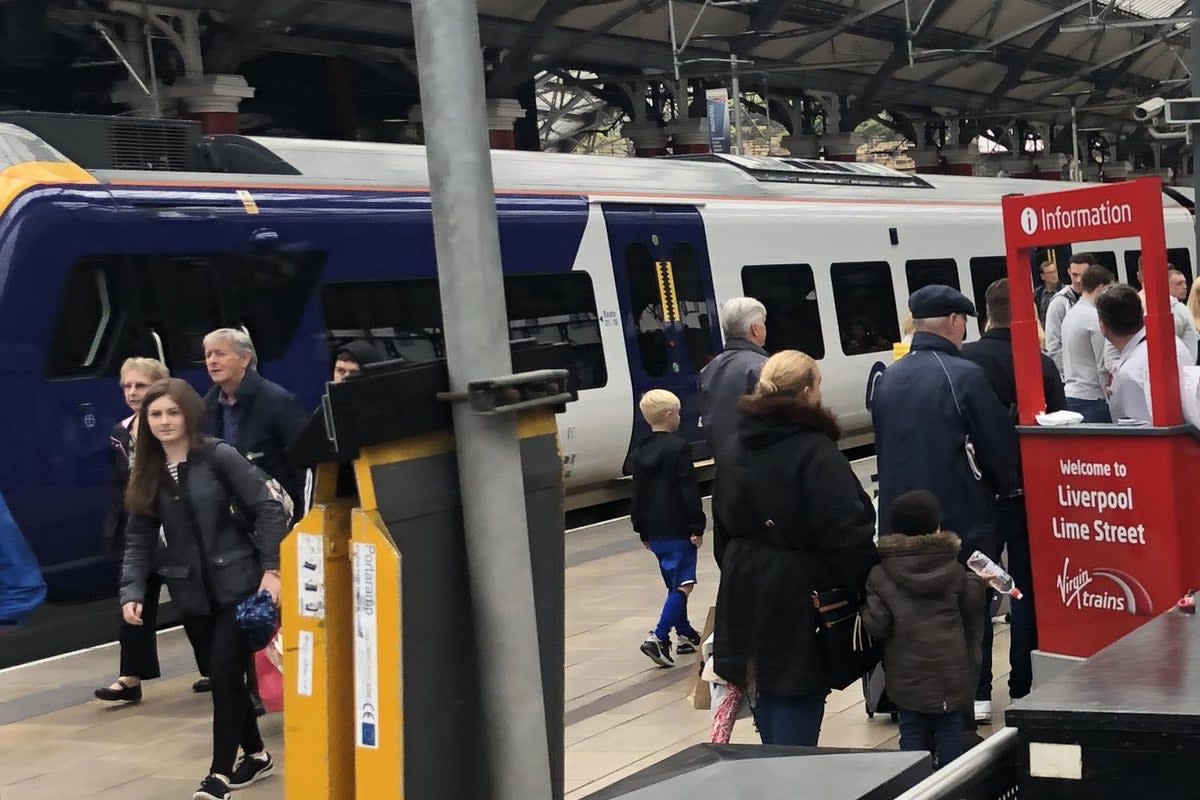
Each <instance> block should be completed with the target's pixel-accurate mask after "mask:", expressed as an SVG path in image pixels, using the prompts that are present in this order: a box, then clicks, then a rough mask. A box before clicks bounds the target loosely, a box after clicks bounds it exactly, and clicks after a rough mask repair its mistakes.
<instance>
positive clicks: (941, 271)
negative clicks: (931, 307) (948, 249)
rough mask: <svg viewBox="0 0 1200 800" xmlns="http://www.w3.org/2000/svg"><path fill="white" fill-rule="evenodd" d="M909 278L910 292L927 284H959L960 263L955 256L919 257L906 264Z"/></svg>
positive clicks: (906, 274) (905, 269) (905, 272)
mask: <svg viewBox="0 0 1200 800" xmlns="http://www.w3.org/2000/svg"><path fill="white" fill-rule="evenodd" d="M904 274H905V277H907V278H908V293H909V294H912V293H913V292H915V291H916V290H917V289H923V288H924V287H926V286H935V285H938V284H940V285H942V286H953V287H954V288H955V289H958V288H960V287H959V284H958V263H957V262H956V261H955V260H954V259H953V258H917V259H913V260H912V261H909V262H908V263H906V264H905V265H904Z"/></svg>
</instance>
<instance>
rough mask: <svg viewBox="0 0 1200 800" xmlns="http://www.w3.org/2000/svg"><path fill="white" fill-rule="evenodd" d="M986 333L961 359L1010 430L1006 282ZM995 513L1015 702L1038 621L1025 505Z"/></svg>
mask: <svg viewBox="0 0 1200 800" xmlns="http://www.w3.org/2000/svg"><path fill="white" fill-rule="evenodd" d="M985 297H986V302H987V314H988V329H987V331H986V332H985V333H984V334H983V337H982V338H981V339H980V340H979V341H977V342H971V343H969V344H965V345H963V349H962V354H963V358H965V359H967V360H969V361H974V362H975V363H976V364H978V365H979V366H980V367H982V368H983V371H984V373H985V374H986V375H987V377H988V382H989V383H991V385H992V389H993V390H994V391H995V392H996V396H997V397H998V398H999V400H1000V403H1001V405H1003V406H1004V407H1005V408H1007V409H1008V411H1009V417H1010V419H1011V420H1012V424H1013V425H1014V426H1015V425H1016V423H1017V378H1016V370H1015V368H1014V367H1013V352H1012V330H1011V329H1010V326H1011V325H1012V301H1011V299H1010V297H1009V292H1008V279H1007V278H1001V279H1000V280H998V281H995V282H993V283H992V285H991V286H989V287H988V288H987V294H986V295H985ZM1041 357H1042V391H1043V393H1044V394H1045V397H1046V409H1045V410H1046V411H1047V412H1050V411H1063V410H1065V409H1066V407H1067V396H1066V393H1065V391H1064V389H1063V382H1062V377H1061V376H1059V374H1058V368H1057V367H1055V366H1054V362H1053V361H1051V360H1050V356H1048V355H1046V354H1045V353H1042V354H1041ZM997 505H998V507H997V512H996V538H997V540H998V544H999V545H1002V546H1003V547H1004V549H1005V550H1007V551H1008V571H1009V573H1011V574H1012V576H1013V580H1015V581H1016V582H1017V586H1019V587H1020V588H1021V590H1022V592H1023V596H1022V598H1021V599H1020V600H1013V601H1012V614H1011V616H1010V619H1011V620H1012V628H1010V630H1009V635H1010V640H1009V650H1008V662H1009V668H1010V670H1009V673H1008V693H1009V696H1010V697H1012V698H1013V699H1014V700H1015V699H1017V698H1021V697H1024V696H1025V695H1027V694H1029V690H1030V689H1031V688H1032V686H1033V664H1032V662H1031V658H1032V653H1033V650H1034V648H1036V647H1037V620H1036V617H1035V616H1034V609H1033V564H1032V561H1031V558H1030V555H1029V529H1028V525H1027V523H1026V518H1025V499H1024V497H1015V498H1012V499H1008V500H1002V501H1000V502H999V503H998V504H997Z"/></svg>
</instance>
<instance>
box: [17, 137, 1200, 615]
mask: <svg viewBox="0 0 1200 800" xmlns="http://www.w3.org/2000/svg"><path fill="white" fill-rule="evenodd" d="M154 122H155V121H139V120H133V119H124V118H122V119H108V118H106V121H105V122H104V125H107V126H110V128H111V130H110V132H109V135H108V136H107V138H104V137H95V136H91V135H87V136H83V137H82V139H86V140H87V141H88V142H90V143H91V144H90V145H89V146H92V147H94V148H95V147H98V148H101V149H103V143H104V142H105V141H107V142H109V143H110V144H109V147H110V149H112V148H118V147H120V148H125V149H123V150H119V151H118V150H112V152H108V153H107V154H102V155H103V157H93V156H89V158H92V159H93V161H94V163H95V164H98V166H95V165H88V164H87V163H86V161H85V163H84V164H82V165H81V163H77V160H72V158H71V157H69V156H68V155H65V154H64V152H71V151H72V148H76V149H78V148H77V144H72V142H75V143H78V142H79V141H80V140H81V136H80V131H90V130H94V126H95V124H96V121H95V120H94V119H92V120H85V119H82V118H81V119H78V120H77V119H74V118H73V117H72V116H71V115H57V116H55V117H54V118H53V119H52V120H49V121H47V120H46V119H40V120H37V124H31V123H29V122H28V121H27V120H25V119H23V118H18V119H16V120H12V121H4V119H3V118H2V116H0V350H2V352H3V355H4V358H3V359H0V371H2V372H3V374H4V375H5V376H6V377H5V380H4V386H5V387H6V391H5V392H4V393H3V395H0V409H2V411H0V419H3V426H4V431H5V433H4V443H5V446H4V448H3V451H2V456H0V493H2V494H3V497H4V498H5V500H6V501H7V503H8V505H9V507H10V509H11V510H12V513H13V516H14V519H15V520H16V521H17V523H18V525H19V526H20V528H21V530H22V531H23V532H24V533H25V535H26V537H27V538H28V540H29V542H30V544H31V545H32V547H33V549H34V551H35V553H36V555H37V557H38V560H39V562H40V564H41V565H42V568H43V570H44V573H45V576H46V579H47V582H48V584H49V586H50V589H51V594H52V596H63V595H65V594H70V595H80V594H82V595H87V594H88V593H93V594H96V596H100V595H103V594H111V592H112V591H113V571H114V565H113V564H112V557H111V554H109V553H107V552H105V549H104V544H103V541H102V528H103V520H104V517H105V514H106V512H107V510H108V509H109V508H110V504H111V503H112V499H113V486H112V479H111V465H110V453H109V449H108V448H109V444H108V433H109V430H110V429H111V426H112V425H113V424H114V423H115V422H116V421H117V420H119V419H121V418H123V417H124V416H125V415H126V414H127V413H128V412H127V410H126V408H125V406H124V404H123V402H122V397H121V392H120V390H119V388H118V386H117V382H118V381H117V372H118V369H119V366H120V364H121V362H122V361H123V360H124V359H125V358H126V357H128V356H132V355H148V356H154V357H157V358H161V359H162V360H163V361H164V362H165V363H166V364H167V366H168V367H169V368H170V370H171V372H172V374H174V375H176V376H178V377H182V378H184V379H186V380H188V381H190V382H191V383H193V384H194V385H195V386H196V387H197V389H199V390H201V391H204V390H205V389H207V387H208V385H209V381H208V378H207V375H206V373H205V370H204V367H203V352H202V345H201V339H202V337H203V336H204V334H205V333H206V332H208V331H210V330H213V329H215V328H218V327H236V328H243V329H244V330H246V331H247V332H248V333H249V334H250V336H251V338H252V339H253V341H254V342H255V346H256V348H257V351H258V355H259V370H260V372H261V373H262V374H263V375H264V376H265V377H267V378H269V379H270V380H273V381H275V382H277V383H280V384H282V385H283V386H285V387H287V388H288V389H289V390H291V391H292V392H294V393H295V394H296V396H297V397H298V399H299V400H300V401H301V402H302V403H303V404H305V405H306V406H307V407H312V408H314V409H315V408H316V407H317V405H318V403H319V397H320V395H321V394H322V392H323V390H324V385H325V382H326V381H327V380H329V377H330V376H329V366H330V352H331V348H332V347H334V346H335V345H337V344H339V343H341V342H343V341H346V340H349V339H355V338H361V339H367V340H368V341H371V342H373V343H375V344H376V345H377V346H378V347H380V348H381V349H382V350H383V351H385V352H386V353H387V354H388V355H389V357H392V358H403V359H407V360H410V361H421V360H427V359H433V358H437V357H439V356H440V355H441V354H442V348H443V343H442V334H441V326H442V321H443V320H442V312H441V308H440V305H439V299H438V289H437V266H436V255H435V252H434V237H433V229H432V216H431V211H430V196H429V176H428V172H427V167H426V160H425V151H424V148H423V147H420V146H412V145H393V144H377V143H366V142H347V141H319V140H307V139H284V138H259V137H248V136H239V135H225V136H216V137H196V136H194V135H192V134H189V135H192V138H193V139H194V141H191V140H189V141H188V142H186V143H185V145H186V147H187V148H188V150H187V153H184V154H183V155H179V153H174V151H171V150H170V146H168V145H163V144H162V143H161V142H160V141H159V140H158V139H156V138H155V137H154V136H152V135H150V134H148V133H146V132H145V131H139V129H138V128H137V127H136V126H139V125H142V126H144V125H150V124H152V123H154ZM84 123H87V124H88V125H92V126H93V127H91V128H87V127H86V126H85V127H82V128H81V127H78V126H81V125H84ZM73 126H75V127H73ZM113 131H115V133H113ZM131 131H132V133H134V134H137V136H133V135H132V134H131ZM117 134H121V135H117ZM139 137H140V138H139ZM97 142H99V144H97ZM131 142H132V143H133V144H130V143H131ZM138 142H142V143H143V145H140V146H143V147H151V146H153V147H156V148H158V149H157V150H155V151H154V153H153V154H151V155H147V154H146V153H140V154H139V153H138V152H135V153H134V154H133V155H132V156H130V155H129V148H130V147H134V148H135V149H136V147H137V146H139V145H137V143H138ZM147 142H148V143H149V144H145V143H147ZM113 143H115V144H113ZM60 148H61V149H60ZM197 152H199V153H202V154H204V157H203V158H199V159H197V158H195V157H193V156H194V154H195V153H197ZM189 153H190V154H192V155H189ZM151 156H153V157H151ZM176 156H178V158H176ZM172 159H174V160H172ZM80 160H83V159H80ZM164 164H165V165H166V167H167V168H163V167H164ZM492 170H493V176H494V182H495V186H496V208H497V212H498V219H499V236H500V244H501V252H502V260H503V271H504V283H505V295H506V297H505V302H506V306H507V312H508V318H509V325H510V330H511V332H512V334H513V338H514V339H518V338H533V339H536V340H537V341H539V342H546V343H565V344H567V345H569V346H570V348H571V362H572V369H573V372H574V374H575V377H576V380H577V382H578V389H579V399H578V401H577V402H574V403H571V404H570V405H569V406H568V407H567V409H566V412H565V413H564V414H562V415H561V416H560V417H559V425H560V442H561V445H560V447H561V451H562V458H563V474H564V478H565V483H566V487H567V492H568V503H569V505H572V506H580V505H586V504H588V503H589V502H594V501H596V500H597V499H598V498H602V497H604V496H606V493H610V492H612V491H613V490H614V489H619V487H620V485H621V481H622V466H623V464H624V462H625V459H626V456H627V454H628V451H629V448H630V446H631V444H632V443H634V442H636V441H637V440H638V439H639V438H640V437H641V436H642V435H644V433H645V431H646V429H645V426H644V423H643V422H642V421H641V420H640V418H639V415H638V414H637V408H636V406H637V401H638V398H639V397H640V395H641V394H642V393H643V392H645V391H646V390H648V389H650V388H666V389H670V390H671V391H673V392H675V393H676V394H677V395H679V396H680V398H681V399H682V402H683V412H684V413H683V422H682V427H681V433H682V434H683V435H684V436H685V437H687V438H688V439H689V440H691V441H692V442H693V443H694V445H695V452H696V454H697V458H699V459H702V460H704V459H707V458H708V455H707V452H706V447H705V446H704V436H703V430H702V429H701V427H700V421H699V415H698V406H699V402H698V400H699V398H698V390H697V382H698V374H699V372H700V370H701V369H702V368H703V367H704V365H705V364H706V363H707V362H708V361H709V360H710V359H711V358H712V357H713V356H714V355H715V354H716V353H718V352H720V350H721V348H722V346H723V339H722V334H721V328H720V322H719V308H720V305H721V303H722V302H723V301H725V300H726V299H728V298H730V297H734V296H739V295H751V296H754V297H757V298H759V299H760V300H762V301H763V302H764V303H765V305H766V307H767V310H768V322H767V327H768V337H769V338H768V342H767V346H768V349H770V350H778V349H784V348H796V349H800V350H803V351H805V352H807V353H809V354H811V355H813V356H814V357H815V358H817V359H818V360H819V361H820V363H821V365H822V372H823V375H824V384H823V389H824V396H825V398H826V402H827V403H828V404H829V405H830V406H831V408H832V409H833V410H834V411H835V413H836V414H837V416H838V418H839V420H840V422H841V425H842V427H843V429H844V431H845V432H846V437H845V442H844V445H845V446H847V447H849V446H854V445H862V444H868V443H869V442H870V441H871V426H870V415H869V413H868V411H867V410H866V407H865V391H864V387H865V385H866V381H867V377H868V374H869V372H870V371H871V369H872V367H873V366H874V365H875V364H876V363H877V362H879V361H883V362H885V363H886V362H890V360H891V355H890V351H891V347H892V343H893V342H896V341H898V340H899V339H900V320H901V319H902V317H903V315H904V312H905V306H906V300H907V297H908V295H909V293H910V292H912V291H914V290H915V289H917V288H919V287H920V286H924V285H926V284H930V283H945V284H949V285H953V286H957V287H959V288H960V289H962V290H963V291H964V292H965V293H967V294H968V295H969V296H972V297H974V298H975V300H976V303H977V305H979V306H980V307H981V309H982V305H983V304H982V302H981V300H982V296H983V292H984V290H985V289H986V287H987V285H988V284H989V283H991V282H992V281H993V280H995V279H996V278H998V277H1001V276H1003V275H1004V274H1005V271H1006V267H1005V260H1004V243H1003V234H1002V230H1001V216H1000V198H1001V197H1002V196H1004V195H1006V194H1012V193H1039V192H1046V191H1051V190H1059V189H1063V188H1065V187H1066V184H1062V183H1051V182H1045V181H1032V180H1009V179H987V178H969V177H950V176H935V175H912V174H908V173H904V172H900V171H896V170H892V169H889V168H887V167H883V166H880V165H876V164H867V163H839V162H826V161H811V160H805V159H798V158H790V157H771V158H767V157H743V156H736V155H726V154H698V155H695V156H691V157H674V158H663V159H634V158H605V157H596V156H575V155H563V154H543V153H532V152H515V151H495V152H493V153H492ZM1189 191H1190V190H1169V191H1165V192H1164V194H1163V211H1164V217H1165V220H1166V227H1167V239H1168V245H1169V248H1170V257H1171V261H1172V263H1173V264H1174V265H1175V266H1176V267H1178V268H1180V269H1182V270H1184V271H1185V272H1186V273H1188V275H1189V277H1191V275H1192V274H1193V265H1194V264H1195V253H1194V249H1195V248H1194V244H1193V228H1192V212H1191V209H1190V206H1191V197H1190V195H1189V194H1188V192H1189ZM1075 247H1076V248H1081V247H1082V248H1086V249H1088V250H1091V251H1093V252H1097V253H1099V254H1100V256H1101V260H1102V261H1105V263H1109V264H1110V265H1111V266H1112V267H1113V268H1114V270H1116V271H1118V272H1119V274H1120V276H1121V277H1122V278H1125V279H1130V280H1133V279H1134V278H1135V275H1134V270H1135V269H1136V260H1137V242H1136V241H1114V242H1103V243H1079V244H1076V245H1075ZM1065 261H1066V259H1065V258H1062V263H1063V266H1065ZM456 313H464V314H470V313H472V309H467V308H464V309H461V310H458V311H456ZM983 322H984V320H983V316H982V315H981V317H980V325H979V327H978V328H975V329H972V330H971V332H970V336H971V338H975V337H977V336H978V335H979V333H980V331H981V329H982V325H983Z"/></svg>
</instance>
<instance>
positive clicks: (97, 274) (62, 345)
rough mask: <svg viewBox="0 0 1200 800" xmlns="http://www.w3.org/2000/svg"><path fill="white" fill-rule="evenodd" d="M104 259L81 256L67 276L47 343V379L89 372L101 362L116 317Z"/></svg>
mask: <svg viewBox="0 0 1200 800" xmlns="http://www.w3.org/2000/svg"><path fill="white" fill-rule="evenodd" d="M108 261H109V259H105V258H100V257H96V258H85V259H83V260H82V261H80V262H79V263H78V264H76V266H75V268H74V269H73V270H72V271H71V275H70V277H68V279H67V290H66V293H65V294H64V296H63V301H62V306H61V308H60V309H59V314H58V326H57V328H56V330H55V332H54V339H53V342H52V343H51V345H50V363H49V365H48V371H49V375H50V377H51V378H72V377H76V376H79V375H88V374H92V373H93V372H95V371H96V370H97V369H99V368H100V366H101V365H102V356H103V352H104V346H105V345H106V344H107V342H108V340H109V339H111V335H112V331H113V327H114V325H113V321H114V319H115V317H116V307H115V304H114V300H115V298H114V296H113V292H112V284H111V279H110V275H109V273H108V270H107V268H106V267H107V262H108Z"/></svg>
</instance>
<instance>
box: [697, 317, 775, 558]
mask: <svg viewBox="0 0 1200 800" xmlns="http://www.w3.org/2000/svg"><path fill="white" fill-rule="evenodd" d="M721 330H722V331H723V332H724V334H725V349H724V350H723V351H722V352H721V353H719V354H718V355H717V357H716V358H714V359H713V360H712V361H710V362H708V365H707V366H706V367H705V368H704V369H703V370H702V371H701V372H700V425H701V426H702V427H703V429H704V436H705V438H706V439H707V440H708V450H709V453H711V454H712V457H713V461H714V462H715V464H716V477H715V479H714V480H713V490H712V494H713V556H714V557H715V558H716V559H717V566H718V567H719V566H720V565H721V559H722V558H723V557H724V555H725V541H726V538H725V536H724V534H723V533H722V527H723V524H724V520H723V519H722V512H723V509H722V506H721V503H722V498H723V497H724V498H729V497H731V496H732V494H731V492H730V491H729V489H730V488H732V487H727V486H726V483H728V482H729V481H730V480H731V479H732V476H733V475H734V462H735V460H736V454H737V436H738V433H737V431H738V424H737V421H738V410H737V403H738V400H741V399H742V397H744V396H745V395H748V394H750V393H751V392H752V391H754V386H755V384H757V383H758V373H759V372H760V371H761V370H762V366H763V364H765V363H766V362H767V351H766V350H764V349H763V347H764V345H766V343H767V307H766V306H764V305H763V304H762V303H760V302H759V301H758V300H755V299H754V298H753V297H734V298H733V299H731V300H727V301H726V302H725V305H723V306H722V307H721Z"/></svg>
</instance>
